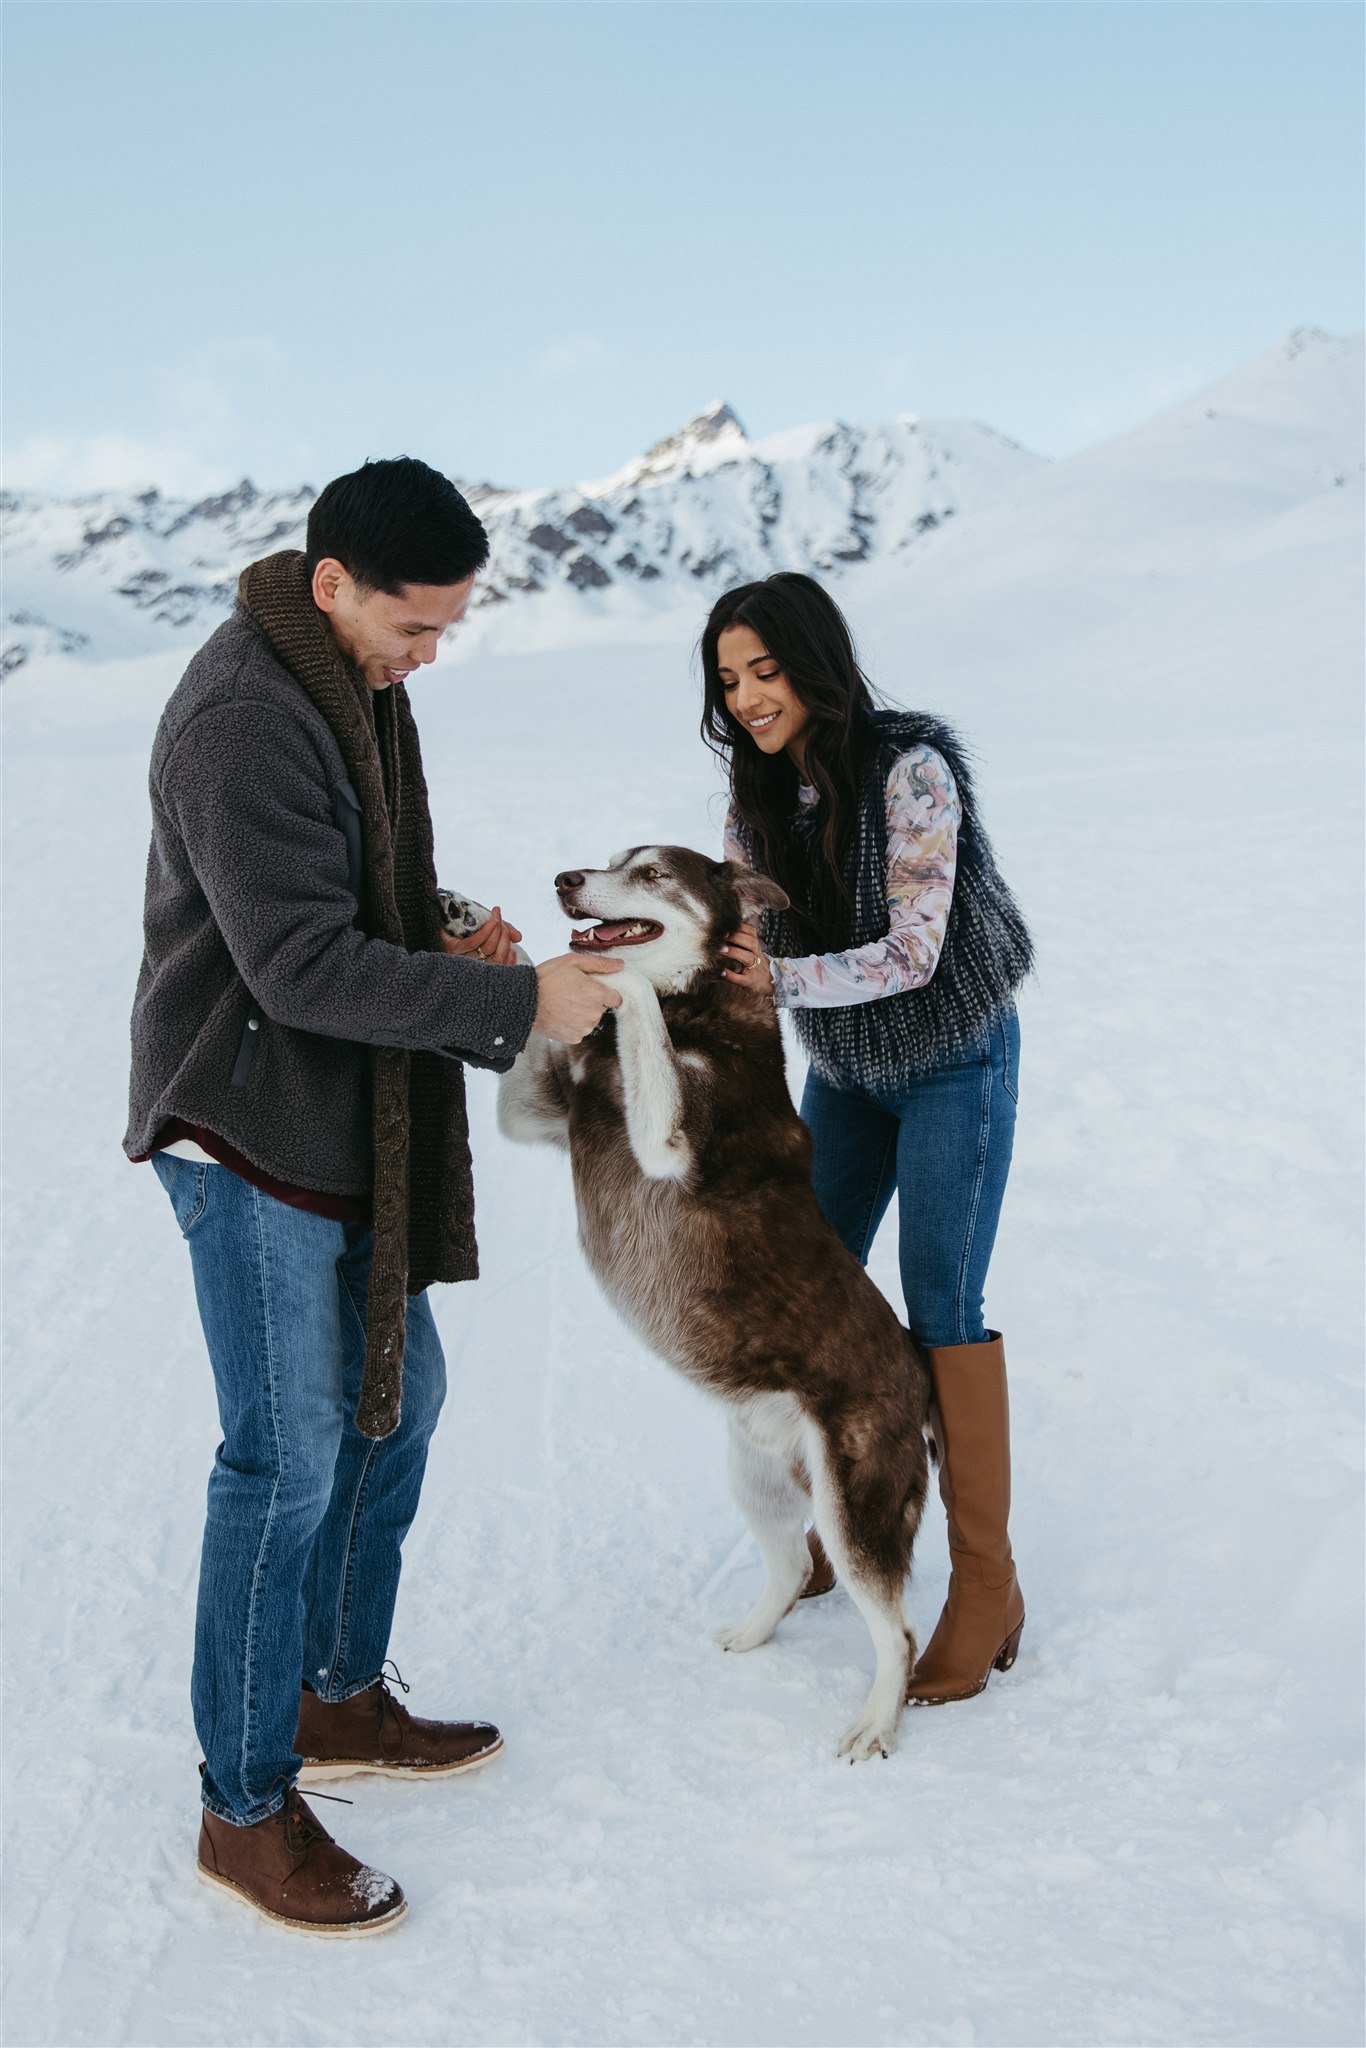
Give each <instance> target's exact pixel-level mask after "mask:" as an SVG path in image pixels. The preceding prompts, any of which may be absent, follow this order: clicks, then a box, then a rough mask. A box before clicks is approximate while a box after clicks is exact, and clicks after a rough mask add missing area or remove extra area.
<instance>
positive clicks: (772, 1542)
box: [716, 1421, 811, 1650]
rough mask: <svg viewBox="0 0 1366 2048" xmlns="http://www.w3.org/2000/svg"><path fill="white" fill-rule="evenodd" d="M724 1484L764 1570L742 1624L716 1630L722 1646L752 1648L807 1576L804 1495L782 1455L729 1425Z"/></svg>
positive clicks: (737, 1425) (787, 1608)
mask: <svg viewBox="0 0 1366 2048" xmlns="http://www.w3.org/2000/svg"><path fill="white" fill-rule="evenodd" d="M730 1488H731V1493H732V1494H733V1495H734V1498H735V1502H736V1505H737V1506H738V1507H739V1509H740V1511H741V1513H742V1514H743V1515H744V1517H745V1520H746V1521H747V1522H748V1523H749V1526H750V1528H751V1529H752V1530H753V1532H754V1537H755V1541H756V1542H757V1543H758V1545H759V1548H760V1550H761V1551H762V1552H763V1555H764V1564H765V1566H766V1568H767V1571H768V1578H767V1582H766V1583H765V1586H764V1590H763V1592H762V1593H761V1594H760V1595H759V1598H758V1599H757V1600H756V1602H755V1603H754V1606H753V1607H752V1608H751V1610H750V1612H749V1613H748V1614H747V1615H746V1616H745V1618H744V1620H743V1621H742V1622H739V1623H737V1624H736V1626H735V1627H734V1628H721V1629H718V1630H717V1631H716V1640H717V1642H718V1643H719V1644H720V1645H721V1648H722V1649H723V1650H757V1649H758V1647H759V1645H760V1643H766V1642H767V1641H768V1639H769V1637H770V1636H771V1635H772V1634H773V1631H774V1629H775V1628H776V1627H777V1626H778V1623H779V1622H780V1621H781V1620H782V1618H783V1616H784V1615H785V1614H787V1613H790V1612H791V1610H792V1608H793V1607H795V1606H796V1604H797V1602H798V1600H799V1599H800V1598H801V1594H802V1589H803V1587H804V1586H805V1584H806V1582H807V1580H808V1579H809V1578H810V1576H811V1552H810V1551H809V1550H808V1548H807V1544H806V1514H807V1507H808V1501H807V1496H806V1494H805V1493H804V1492H803V1491H802V1489H801V1488H800V1487H799V1486H798V1485H797V1482H796V1480H795V1479H794V1478H793V1476H792V1470H791V1467H790V1465H789V1463H788V1461H787V1459H786V1458H784V1457H781V1456H780V1455H779V1454H778V1453H777V1452H776V1451H773V1450H770V1449H768V1448H767V1447H766V1446H765V1445H763V1444H759V1443H756V1442H755V1440H754V1438H753V1437H752V1436H751V1435H750V1434H749V1432H748V1430H746V1429H745V1428H744V1427H743V1426H742V1425H741V1424H740V1423H738V1422H735V1421H732V1423H731V1425H730Z"/></svg>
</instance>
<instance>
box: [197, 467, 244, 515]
mask: <svg viewBox="0 0 1366 2048" xmlns="http://www.w3.org/2000/svg"><path fill="white" fill-rule="evenodd" d="M260 495H261V494H260V492H259V491H258V490H257V488H256V486H255V484H254V483H253V482H252V480H251V478H250V477H249V476H244V477H243V479H242V481H241V483H240V484H234V485H233V487H232V489H231V490H230V491H224V492H223V493H222V495H221V496H220V497H217V498H201V499H200V501H199V503H198V504H197V505H193V506H191V508H190V517H191V519H226V518H227V517H228V516H229V514H231V513H233V512H245V511H246V510H247V509H248V507H249V506H251V505H254V504H255V503H256V501H257V499H258V498H259V496H260Z"/></svg>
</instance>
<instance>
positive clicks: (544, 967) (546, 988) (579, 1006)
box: [531, 953, 626, 1045]
mask: <svg viewBox="0 0 1366 2048" xmlns="http://www.w3.org/2000/svg"><path fill="white" fill-rule="evenodd" d="M625 965H626V962H625V961H624V960H612V959H601V960H600V959H597V958H593V959H585V958H584V956H583V955H582V954H581V953H561V954H560V955H559V956H558V957H557V958H556V959H554V960H543V961H542V962H541V964H540V966H539V967H538V968H537V969H536V980H537V982H538V984H539V989H538V999H537V1003H536V1016H535V1019H534V1020H533V1022H532V1026H531V1029H532V1031H533V1032H534V1033H536V1034H537V1035H538V1036H539V1037H541V1038H554V1039H557V1040H558V1041H559V1043H560V1044H561V1045H577V1044H578V1042H579V1040H580V1039H581V1038H586V1037H587V1036H588V1034H589V1032H590V1031H591V1030H592V1029H593V1027H594V1026H595V1025H596V1024H597V1023H598V1021H599V1020H600V1018H601V1016H602V1013H603V1011H604V1010H614V1009H616V1007H617V1005H618V1004H619V1003H620V1001H621V991H620V990H619V989H615V988H613V987H612V985H611V983H610V982H606V981H599V980H598V979H597V977H598V976H599V975H604V974H620V972H621V970H622V968H623V967H624V966H625Z"/></svg>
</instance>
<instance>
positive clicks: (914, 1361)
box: [906, 1330, 940, 1465]
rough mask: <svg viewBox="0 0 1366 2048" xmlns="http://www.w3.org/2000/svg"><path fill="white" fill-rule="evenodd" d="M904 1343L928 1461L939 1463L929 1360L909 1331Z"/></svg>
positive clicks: (936, 1419)
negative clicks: (914, 1388) (917, 1401)
mask: <svg viewBox="0 0 1366 2048" xmlns="http://www.w3.org/2000/svg"><path fill="white" fill-rule="evenodd" d="M906 1344H907V1347H908V1349H909V1351H910V1354H911V1372H912V1374H913V1375H914V1378H915V1383H916V1387H917V1389H918V1391H919V1394H920V1414H921V1424H920V1426H921V1428H922V1430H923V1431H924V1433H925V1442H926V1444H927V1445H928V1446H929V1453H930V1463H931V1464H932V1465H937V1464H938V1463H939V1457H940V1451H939V1408H938V1404H937V1403H936V1401H935V1398H934V1380H933V1379H932V1377H931V1375H930V1361H929V1359H928V1358H927V1357H926V1356H925V1352H924V1350H923V1348H922V1347H921V1346H920V1345H919V1344H917V1343H916V1341H915V1338H914V1337H913V1336H912V1335H911V1333H910V1331H909V1330H907V1332H906Z"/></svg>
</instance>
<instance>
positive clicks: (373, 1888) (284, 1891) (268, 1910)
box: [199, 1785, 408, 1936]
mask: <svg viewBox="0 0 1366 2048" xmlns="http://www.w3.org/2000/svg"><path fill="white" fill-rule="evenodd" d="M199 1874H200V1877H201V1878H202V1879H203V1881H204V1882H205V1883H206V1884H213V1885H218V1886H219V1887H220V1889H222V1890H223V1891H229V1892H236V1894H237V1896H238V1897H239V1898H240V1899H245V1900H246V1902H247V1904H248V1905H249V1906H254V1907H255V1908H256V1910H257V1912H258V1913H264V1914H265V1916H266V1918H267V1919H268V1920H275V1921H278V1922H279V1924H280V1925H281V1926H282V1927H289V1928H292V1929H293V1931H294V1932H295V1933H296V1934H330V1935H333V1936H341V1935H359V1934H380V1933H382V1932H383V1931H384V1930H385V1929H386V1928H388V1927H393V1926H395V1925H396V1924H397V1923H398V1922H399V1921H400V1920H401V1919H402V1918H403V1916H404V1914H405V1913H406V1912H407V1910H408V1902H407V1900H406V1899H405V1898H404V1896H403V1893H402V1891H401V1890H400V1889H399V1887H398V1886H397V1885H396V1884H395V1883H394V1880H393V1878H392V1877H386V1876H385V1875H384V1873H383V1871H380V1870H372V1869H371V1868H370V1866H369V1864H368V1863H361V1862H359V1861H358V1860H357V1859H356V1857H354V1856H351V1855H348V1853H347V1851H346V1850H345V1849H343V1848H342V1847H341V1846H340V1845H339V1844H338V1843H336V1842H334V1841H333V1839H332V1837H331V1835H329V1834H328V1832H327V1829H326V1828H325V1827H324V1826H323V1824H322V1822H321V1821H320V1820H319V1819H318V1817H317V1815H316V1814H315V1813H313V1812H312V1810H311V1809H310V1808H309V1807H308V1806H307V1805H306V1803H305V1802H304V1800H303V1799H301V1798H300V1796H299V1790H298V1787H297V1786H295V1785H291V1786H290V1787H289V1789H288V1791H287V1792H286V1793H285V1803H284V1805H283V1806H282V1807H281V1808H280V1809H279V1811H278V1812H276V1813H272V1814H269V1815H268V1816H267V1817H266V1819H265V1820H258V1821H256V1822H255V1823H254V1825H253V1826H251V1827H245V1828H243V1827H235V1826H234V1825H233V1823H232V1822H231V1821H227V1820H220V1819H219V1817H218V1815H217V1814H216V1813H210V1812H209V1810H208V1808H207V1807H205V1808H204V1812H203V1818H202V1820H201V1822H200V1828H199Z"/></svg>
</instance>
